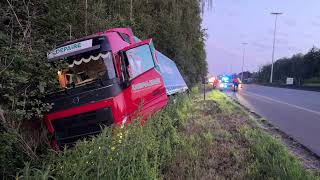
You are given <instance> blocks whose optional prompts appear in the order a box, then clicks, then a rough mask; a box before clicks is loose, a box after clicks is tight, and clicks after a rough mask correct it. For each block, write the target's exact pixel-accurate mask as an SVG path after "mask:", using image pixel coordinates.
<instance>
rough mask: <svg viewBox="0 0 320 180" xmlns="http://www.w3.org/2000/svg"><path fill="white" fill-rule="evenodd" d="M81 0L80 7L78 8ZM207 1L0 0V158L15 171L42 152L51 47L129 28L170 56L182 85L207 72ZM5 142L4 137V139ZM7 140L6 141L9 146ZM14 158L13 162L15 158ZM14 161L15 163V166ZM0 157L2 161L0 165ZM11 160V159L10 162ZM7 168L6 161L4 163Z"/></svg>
mask: <svg viewBox="0 0 320 180" xmlns="http://www.w3.org/2000/svg"><path fill="white" fill-rule="evenodd" d="M86 2H87V5H86ZM210 3H211V1H210V0H204V1H200V0H179V1H171V0H162V1H158V0H139V1H138V0H115V1H111V0H105V1H102V0H99V1H96V0H88V1H86V0H67V1H56V0H28V1H27V0H4V1H0V122H1V123H0V136H1V138H3V140H1V141H0V143H1V144H0V147H6V148H8V149H12V150H13V149H14V150H13V151H17V150H21V152H13V151H12V153H11V152H10V151H5V152H6V153H4V154H3V153H1V154H0V159H1V164H0V172H1V174H3V173H4V174H5V172H7V171H8V169H10V168H8V167H7V164H6V163H5V162H6V161H8V162H9V161H10V162H12V164H15V165H17V164H18V165H17V167H23V166H24V165H23V163H21V159H20V158H18V157H21V158H22V159H25V160H28V161H31V162H36V161H38V160H39V159H41V158H40V157H39V154H42V152H43V151H46V149H47V147H46V146H47V145H46V142H48V141H47V139H46V135H45V133H43V131H42V126H43V125H42V115H43V114H44V112H46V111H47V110H48V109H49V108H50V104H45V103H44V102H43V101H42V99H43V97H44V96H45V93H46V92H48V91H50V90H52V89H54V88H55V87H56V83H57V77H56V75H57V69H56V68H55V67H53V66H50V65H49V64H48V63H47V60H46V53H47V52H48V51H49V50H52V49H53V48H54V47H55V46H56V45H59V44H61V43H64V42H66V41H68V40H74V39H76V38H80V37H83V36H85V35H89V34H92V33H95V32H99V31H104V30H106V29H109V28H114V27H131V28H132V29H133V32H134V33H135V34H136V35H137V36H138V37H139V38H141V39H146V38H153V39H154V43H155V45H156V48H157V49H158V50H159V51H161V52H162V53H163V54H165V55H167V56H168V57H170V58H172V59H173V60H174V61H175V62H176V64H177V66H178V67H179V69H180V71H181V72H182V74H183V75H184V78H185V80H186V81H187V83H188V84H189V85H193V84H195V83H196V82H198V80H199V79H200V77H201V76H202V75H203V74H206V73H207V63H206V61H205V51H204V38H205V32H204V30H203V29H202V28H201V8H203V7H202V6H203V5H204V4H209V5H210ZM8 133H9V134H10V137H14V138H11V139H5V137H7V134H8ZM11 141H12V142H11ZM15 153H18V154H19V156H17V158H16V154H15ZM15 159H16V161H15ZM2 160H3V161H2ZM13 161H15V162H13ZM9 164H10V163H9Z"/></svg>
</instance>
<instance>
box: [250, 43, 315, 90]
mask: <svg viewBox="0 0 320 180" xmlns="http://www.w3.org/2000/svg"><path fill="white" fill-rule="evenodd" d="M270 71H271V64H268V65H265V66H263V67H262V68H261V70H260V71H259V72H258V73H257V74H256V77H257V79H258V80H259V81H260V82H268V81H269V78H270ZM287 77H293V78H294V83H295V84H296V85H304V84H309V85H310V84H320V50H319V49H318V48H316V47H313V48H312V49H311V50H310V51H309V52H308V53H306V54H301V53H300V54H296V55H293V56H292V57H290V58H281V59H278V60H277V61H276V62H275V63H274V75H273V79H274V82H277V83H285V82H286V78H287Z"/></svg>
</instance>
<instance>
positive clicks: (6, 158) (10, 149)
mask: <svg viewBox="0 0 320 180" xmlns="http://www.w3.org/2000/svg"><path fill="white" fill-rule="evenodd" d="M0 147H1V148H0V177H8V176H12V175H15V173H16V170H17V168H23V167H24V162H25V161H29V160H30V159H29V158H28V156H27V155H26V154H25V153H24V152H23V150H22V149H21V146H20V142H19V141H18V139H17V137H16V135H15V134H13V133H10V132H4V131H2V132H1V133H0Z"/></svg>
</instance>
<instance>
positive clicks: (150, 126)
mask: <svg viewBox="0 0 320 180" xmlns="http://www.w3.org/2000/svg"><path fill="white" fill-rule="evenodd" d="M187 99H188V97H178V98H177V99H176V100H175V102H174V103H170V104H169V105H168V106H167V107H166V108H165V109H164V110H163V111H161V112H159V113H157V114H155V115H154V116H152V117H151V118H150V119H149V120H148V121H147V122H146V123H144V125H142V126H141V122H140V121H139V120H136V121H134V122H133V123H131V124H129V125H128V126H126V127H125V128H122V129H120V128H115V127H106V128H104V130H103V132H102V133H101V134H100V135H99V136H98V137H96V138H92V139H90V140H85V141H82V142H79V143H77V145H76V147H75V148H74V149H66V150H65V151H63V152H62V153H60V154H58V155H57V157H53V158H51V161H50V162H48V163H47V166H45V167H44V168H38V169H34V168H30V167H29V165H26V166H25V168H24V169H22V171H21V172H20V173H19V174H18V175H17V177H20V178H25V179H28V178H35V179H38V178H39V179H40V178H41V179H50V178H53V177H55V178H57V179H159V178H162V177H161V174H162V172H161V171H162V170H164V169H165V168H166V166H168V165H169V164H171V161H172V156H173V154H174V152H175V149H176V147H177V145H178V144H180V143H181V140H182V138H181V137H180V136H179V135H178V133H177V129H178V126H179V124H181V123H183V121H185V118H186V114H187V111H188V107H189V106H190V100H187ZM39 169H42V170H39Z"/></svg>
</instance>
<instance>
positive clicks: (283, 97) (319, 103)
mask: <svg viewBox="0 0 320 180" xmlns="http://www.w3.org/2000/svg"><path fill="white" fill-rule="evenodd" d="M227 94H228V95H230V96H232V97H234V98H236V99H237V100H238V101H239V102H240V103H241V104H242V105H244V106H246V107H248V108H249V109H251V110H252V111H254V112H256V113H257V114H259V115H261V116H262V117H263V118H265V119H267V120H268V121H269V122H270V123H271V124H273V125H275V126H277V127H279V128H280V129H281V130H282V131H283V132H285V133H286V134H288V135H290V136H291V137H293V138H294V139H295V140H297V141H298V142H300V143H301V144H303V145H304V146H306V147H308V148H309V149H310V150H311V151H313V152H314V153H316V154H317V155H319V156H320V92H312V91H303V90H294V89H284V88H275V87H266V86H259V85H254V84H252V85H244V86H243V87H242V88H241V89H240V90H239V91H238V92H237V93H233V92H229V91H227Z"/></svg>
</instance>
